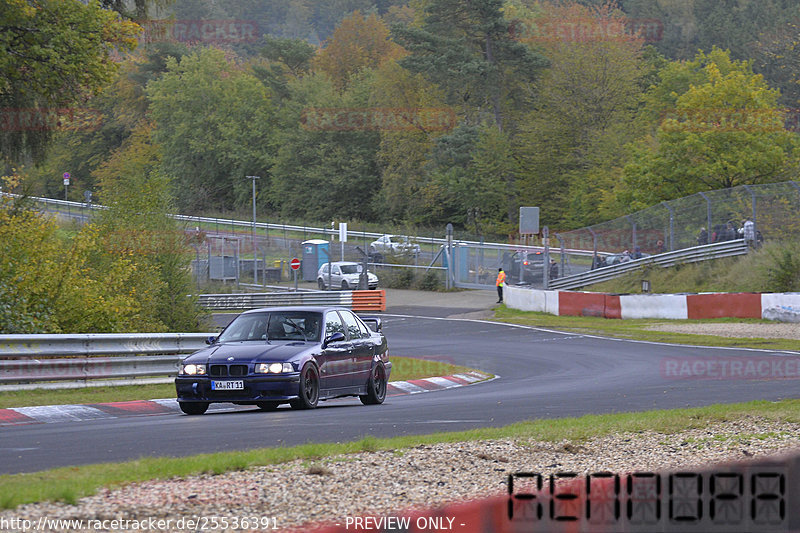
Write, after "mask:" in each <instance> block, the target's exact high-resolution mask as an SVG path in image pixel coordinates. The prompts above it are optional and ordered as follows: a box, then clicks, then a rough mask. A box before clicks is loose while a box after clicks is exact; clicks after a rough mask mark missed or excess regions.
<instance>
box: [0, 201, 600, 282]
mask: <svg viewBox="0 0 800 533" xmlns="http://www.w3.org/2000/svg"><path fill="white" fill-rule="evenodd" d="M2 195H3V196H8V197H17V196H19V195H16V194H11V193H2ZM28 198H29V199H30V200H32V201H34V202H36V203H39V204H44V206H45V209H47V208H48V206H50V205H53V206H57V207H66V208H76V209H89V210H103V209H108V207H106V206H104V205H99V204H86V203H83V202H72V201H68V200H57V199H55V198H45V197H39V196H29V197H28ZM169 216H170V217H172V218H174V219H175V220H180V221H183V222H192V223H195V224H198V223H205V224H215V225H220V226H230V227H238V228H242V229H246V230H247V231H251V230H252V229H253V226H254V224H253V222H252V221H246V220H235V219H228V218H215V217H196V216H190V215H169ZM255 228H256V229H257V230H258V229H261V230H265V229H266V230H275V231H295V232H305V233H320V234H322V235H331V236H337V237H338V235H339V232H338V230H332V229H331V228H324V227H319V228H317V227H311V226H296V225H290V224H271V223H266V222H256V223H255ZM347 235H348V237H353V238H355V237H370V238H373V239H377V238H379V237H382V236H383V235H386V233H376V232H372V231H348V232H347ZM408 237H409V238H410V239H413V240H414V242H417V243H421V244H439V245H444V244H447V239H442V238H437V237H419V236H408ZM452 242H453V244H461V245H472V246H492V247H498V248H502V249H507V250H513V251H516V250H531V251H542V250H544V247H542V246H528V245H522V244H505V243H485V242H479V241H467V240H460V239H454V240H453V241H452ZM552 250H553V251H554V252H555V251H556V250H560V249H558V248H552ZM564 251H565V252H568V253H571V254H576V255H592V254H593V252H592V250H583V249H565V250H564ZM602 253H603V254H605V252H602ZM397 266H405V267H407V266H409V265H397ZM425 268H427V267H425ZM440 268H441V267H440Z"/></svg>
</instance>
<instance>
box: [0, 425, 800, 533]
mask: <svg viewBox="0 0 800 533" xmlns="http://www.w3.org/2000/svg"><path fill="white" fill-rule="evenodd" d="M787 452H791V453H798V452H800V424H794V423H786V422H775V421H767V420H763V419H757V418H746V419H741V420H736V421H729V422H724V423H723V422H721V423H715V424H713V425H710V426H707V427H703V428H701V429H692V430H687V431H683V432H680V433H676V434H671V435H665V434H660V433H654V432H640V433H627V434H615V435H610V436H606V437H602V438H593V439H591V440H588V441H584V442H580V443H572V442H567V441H564V442H556V443H553V442H539V441H535V440H530V439H515V440H498V441H475V442H464V443H455V444H436V445H421V446H417V447H415V448H409V449H398V450H393V451H376V452H362V453H358V454H351V455H342V456H336V457H331V458H326V459H320V460H315V461H300V460H298V461H293V462H290V463H285V464H279V465H271V466H265V467H256V468H251V469H248V470H244V471H238V472H230V473H226V474H221V475H211V474H204V475H199V476H192V477H188V478H181V479H170V480H166V481H149V482H143V483H136V484H131V485H127V486H124V487H121V488H116V489H102V490H101V491H100V492H99V493H98V494H96V495H94V496H91V497H86V498H83V499H81V500H79V502H78V503H77V505H74V506H73V505H65V504H60V503H40V504H28V505H23V506H20V507H19V508H17V509H15V510H9V511H3V512H2V513H0V521H2V519H3V518H5V519H6V520H10V519H13V518H17V519H28V520H33V521H36V520H38V519H39V518H40V517H42V516H46V517H47V518H49V519H58V518H65V519H92V520H94V519H97V520H103V519H105V520H113V519H128V520H146V519H149V518H163V519H172V520H173V523H175V520H178V519H180V518H182V517H185V518H187V519H190V518H197V517H211V516H217V517H227V518H229V519H233V518H234V517H244V516H250V517H274V523H275V524H276V525H277V526H278V527H279V528H281V529H283V528H290V529H295V528H297V526H300V525H302V524H305V523H308V522H319V521H322V520H325V521H334V522H335V521H339V522H340V523H343V521H344V519H345V518H346V517H348V516H354V515H360V514H365V513H369V514H372V513H376V514H379V513H389V512H393V511H399V510H403V509H409V508H421V507H431V506H436V505H439V504H443V503H448V502H459V501H465V500H468V499H473V498H477V497H481V496H487V495H496V494H498V493H501V494H502V493H505V490H506V485H505V483H506V479H507V476H508V474H511V473H515V472H539V473H542V474H550V473H557V472H568V471H572V472H577V473H580V474H587V473H591V472H599V471H611V472H616V473H619V474H624V473H628V472H633V471H636V470H638V471H650V472H653V471H660V470H667V469H674V468H692V467H694V468H699V467H702V466H708V465H711V464H714V463H720V462H727V461H741V460H749V459H751V458H755V459H759V458H764V457H765V456H767V455H773V454H778V453H787ZM303 530H308V527H307V526H306V527H303Z"/></svg>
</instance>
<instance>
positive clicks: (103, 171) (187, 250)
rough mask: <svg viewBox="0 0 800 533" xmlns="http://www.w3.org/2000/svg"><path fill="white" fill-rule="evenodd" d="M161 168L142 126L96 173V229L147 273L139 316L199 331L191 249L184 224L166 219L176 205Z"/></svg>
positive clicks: (104, 240)
mask: <svg viewBox="0 0 800 533" xmlns="http://www.w3.org/2000/svg"><path fill="white" fill-rule="evenodd" d="M161 166H162V157H161V153H160V150H159V147H158V146H157V145H155V144H154V143H153V142H152V127H151V126H150V125H149V124H146V123H144V124H142V125H140V126H139V127H138V128H137V129H136V130H134V132H133V134H132V135H131V137H130V138H129V139H128V140H127V141H126V142H125V143H124V144H123V146H122V147H120V149H118V150H116V151H115V152H114V153H113V154H112V155H111V157H110V158H109V159H108V161H106V162H105V163H104V164H103V165H102V166H101V167H100V168H98V169H97V170H96V171H95V176H96V178H97V179H98V183H99V185H100V189H101V190H100V200H101V201H102V202H103V203H104V204H105V205H106V206H107V207H108V209H107V210H104V211H102V212H101V213H100V215H99V220H97V221H96V222H95V225H96V228H97V233H98V236H99V240H100V242H102V244H103V247H104V249H105V250H106V251H107V252H108V253H109V254H111V255H121V256H123V257H128V258H129V260H130V262H131V264H132V266H133V268H134V269H135V270H136V271H137V272H143V273H146V275H145V276H141V277H140V278H141V281H142V283H141V284H139V285H138V286H137V287H135V289H136V291H137V292H138V293H146V294H147V295H148V296H149V297H148V298H147V299H145V301H146V302H148V303H149V305H147V306H146V307H144V306H143V307H144V308H143V312H144V313H146V314H147V315H148V316H149V317H150V318H151V320H152V321H154V322H156V321H157V322H158V323H160V324H162V325H163V326H162V327H166V328H167V329H168V330H170V331H197V330H198V327H199V317H200V316H201V315H202V311H201V309H200V307H199V306H198V304H197V300H196V297H193V296H191V295H190V294H191V293H192V279H191V275H190V270H189V266H190V261H191V257H192V253H191V252H192V250H191V247H190V246H189V243H188V238H187V235H186V233H185V231H184V228H183V227H182V225H181V224H179V223H178V222H177V221H175V220H173V219H172V218H170V217H169V213H172V212H174V211H175V206H174V202H173V200H172V194H171V191H170V178H169V177H168V176H165V175H164V174H163V173H162V171H161Z"/></svg>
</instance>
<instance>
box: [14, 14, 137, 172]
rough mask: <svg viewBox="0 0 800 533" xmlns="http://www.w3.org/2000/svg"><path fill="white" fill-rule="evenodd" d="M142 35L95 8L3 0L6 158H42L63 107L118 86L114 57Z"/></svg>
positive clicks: (130, 25) (126, 24)
mask: <svg viewBox="0 0 800 533" xmlns="http://www.w3.org/2000/svg"><path fill="white" fill-rule="evenodd" d="M138 31H139V27H138V26H137V25H136V24H134V23H133V22H129V21H124V20H121V19H120V17H119V15H118V14H116V13H114V12H113V11H108V10H105V9H103V8H102V7H101V6H100V5H99V4H98V3H97V2H96V1H94V2H88V3H86V4H84V3H81V2H77V1H74V0H70V1H61V0H35V1H27V0H0V109H3V110H4V114H5V115H6V116H5V117H3V119H4V120H3V122H4V123H5V124H6V126H5V127H3V128H0V151H2V153H3V155H4V156H5V157H6V158H7V159H8V160H10V161H11V162H15V161H16V162H19V161H26V160H28V159H32V160H34V161H36V160H39V159H41V158H42V157H43V155H44V150H45V147H46V146H47V144H48V142H49V140H50V138H51V136H52V133H53V129H54V128H55V125H56V124H57V122H58V121H59V118H58V116H59V115H64V114H65V110H64V109H63V108H65V107H68V106H71V105H73V104H75V103H79V104H81V103H82V102H83V100H84V99H85V98H87V97H89V96H92V95H94V94H97V93H98V92H99V91H100V89H101V88H102V87H104V86H105V85H106V84H107V83H108V82H109V81H110V80H111V79H112V75H113V74H114V72H115V71H116V64H115V63H114V62H113V61H112V59H111V53H112V51H114V50H117V51H127V50H132V49H133V48H134V47H135V46H136V35H137V33H138ZM66 115H68V116H67V118H61V119H60V120H62V121H65V120H68V119H69V115H70V113H66Z"/></svg>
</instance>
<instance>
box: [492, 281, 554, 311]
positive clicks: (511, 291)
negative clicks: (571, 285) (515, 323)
mask: <svg viewBox="0 0 800 533" xmlns="http://www.w3.org/2000/svg"><path fill="white" fill-rule="evenodd" d="M503 299H504V300H505V303H506V306H508V307H510V308H511V309H519V310H520V311H537V312H539V313H550V314H553V315H557V314H558V291H542V290H538V289H528V288H525V287H515V286H513V285H506V287H505V289H504V290H503Z"/></svg>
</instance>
